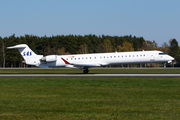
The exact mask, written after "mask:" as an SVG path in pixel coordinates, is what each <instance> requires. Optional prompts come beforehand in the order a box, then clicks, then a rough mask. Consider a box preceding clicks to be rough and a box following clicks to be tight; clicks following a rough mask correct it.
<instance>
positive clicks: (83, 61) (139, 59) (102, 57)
mask: <svg viewBox="0 0 180 120" xmlns="http://www.w3.org/2000/svg"><path fill="white" fill-rule="evenodd" d="M56 57H57V59H56V61H54V62H41V64H40V65H39V67H41V66H42V67H45V66H46V67H70V68H80V67H101V66H107V65H118V64H137V63H157V62H170V61H172V60H174V58H173V57H171V56H169V55H167V54H164V53H163V52H161V51H137V52H114V53H95V54H75V55H57V56H56ZM62 58H63V59H65V60H66V61H67V62H69V63H70V64H66V63H65V62H64V61H63V60H62Z"/></svg>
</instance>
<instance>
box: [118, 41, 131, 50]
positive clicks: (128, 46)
mask: <svg viewBox="0 0 180 120" xmlns="http://www.w3.org/2000/svg"><path fill="white" fill-rule="evenodd" d="M117 51H118V52H126V51H134V48H133V44H131V43H130V42H127V41H125V42H124V43H123V44H122V46H121V45H118V46H117Z"/></svg>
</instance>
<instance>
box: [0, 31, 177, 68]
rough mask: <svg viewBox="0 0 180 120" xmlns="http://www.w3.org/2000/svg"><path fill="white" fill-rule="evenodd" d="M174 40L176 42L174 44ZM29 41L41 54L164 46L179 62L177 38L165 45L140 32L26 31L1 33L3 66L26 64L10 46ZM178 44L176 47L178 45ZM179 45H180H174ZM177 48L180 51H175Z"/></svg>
mask: <svg viewBox="0 0 180 120" xmlns="http://www.w3.org/2000/svg"><path fill="white" fill-rule="evenodd" d="M171 43H172V45H171ZM17 44H27V45H28V46H29V47H30V48H31V49H32V50H33V51H34V52H35V53H36V54H40V55H44V56H46V55H52V54H56V55H67V54H86V53H105V52H114V51H117V52H121V51H123V52H125V51H138V50H161V51H163V52H165V53H167V54H170V55H172V56H173V57H175V58H176V59H177V62H179V60H178V59H179V52H178V53H177V51H179V46H178V43H177V41H176V40H175V39H173V40H170V45H168V44H167V43H164V44H163V45H162V46H161V47H158V46H157V43H156V42H155V41H147V40H144V38H143V37H136V36H132V35H129V36H107V35H106V36H105V35H101V36H97V35H91V34H90V35H84V36H81V35H66V36H64V35H57V36H51V37H47V36H43V37H38V36H35V35H24V36H20V37H16V36H15V34H13V35H11V36H9V37H4V38H2V37H0V50H1V52H0V67H22V66H23V63H22V61H23V58H22V56H21V55H20V54H19V52H18V51H17V50H11V49H9V50H8V49H7V47H9V46H14V45H17ZM175 46H176V47H175ZM174 48H176V49H174ZM175 52H176V53H177V54H175Z"/></svg>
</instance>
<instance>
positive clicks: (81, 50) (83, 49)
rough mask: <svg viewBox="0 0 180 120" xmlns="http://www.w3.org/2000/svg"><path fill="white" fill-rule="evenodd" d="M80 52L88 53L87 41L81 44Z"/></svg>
mask: <svg viewBox="0 0 180 120" xmlns="http://www.w3.org/2000/svg"><path fill="white" fill-rule="evenodd" d="M78 53H80V54H87V53H89V52H88V46H87V44H86V43H84V44H82V45H80V47H79V51H78Z"/></svg>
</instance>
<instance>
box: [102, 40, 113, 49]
mask: <svg viewBox="0 0 180 120" xmlns="http://www.w3.org/2000/svg"><path fill="white" fill-rule="evenodd" d="M102 48H103V52H112V51H113V46H112V44H111V41H110V40H108V39H106V40H104V42H103V44H102Z"/></svg>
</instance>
